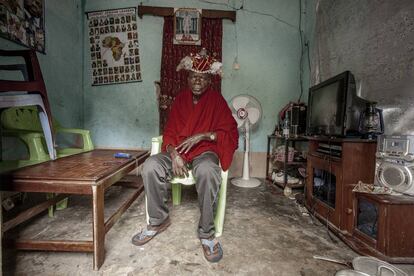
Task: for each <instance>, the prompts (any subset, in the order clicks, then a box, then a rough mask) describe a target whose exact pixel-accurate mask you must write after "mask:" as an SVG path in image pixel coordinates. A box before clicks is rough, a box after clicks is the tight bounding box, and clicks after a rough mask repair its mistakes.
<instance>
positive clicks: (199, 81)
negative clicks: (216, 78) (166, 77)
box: [188, 72, 210, 96]
mask: <svg viewBox="0 0 414 276" xmlns="http://www.w3.org/2000/svg"><path fill="white" fill-rule="evenodd" d="M188 85H189V86H190V88H191V91H192V92H193V95H195V96H201V95H202V94H203V93H204V91H206V89H207V87H208V86H209V85H210V75H209V74H202V73H196V72H190V75H189V76H188Z"/></svg>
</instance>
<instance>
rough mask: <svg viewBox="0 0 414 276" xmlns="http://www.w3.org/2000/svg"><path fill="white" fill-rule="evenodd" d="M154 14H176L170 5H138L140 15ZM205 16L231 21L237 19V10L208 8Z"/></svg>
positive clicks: (204, 12)
mask: <svg viewBox="0 0 414 276" xmlns="http://www.w3.org/2000/svg"><path fill="white" fill-rule="evenodd" d="M145 14H148V15H154V16H174V8H168V7H154V6H143V5H140V6H138V16H139V17H140V18H142V16H143V15H145ZM203 17H204V18H221V19H230V20H231V21H233V22H235V21H236V12H235V11H225V10H208V9H203Z"/></svg>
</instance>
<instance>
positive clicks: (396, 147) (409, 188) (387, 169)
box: [375, 135, 414, 196]
mask: <svg viewBox="0 0 414 276" xmlns="http://www.w3.org/2000/svg"><path fill="white" fill-rule="evenodd" d="M413 176H414V136H411V135H403V136H390V135H381V136H379V137H378V145H377V153H376V166H375V184H376V185H380V186H385V187H388V188H391V189H392V190H394V191H396V192H399V193H404V194H407V195H412V196H414V179H413Z"/></svg>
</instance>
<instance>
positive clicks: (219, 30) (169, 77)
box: [159, 16, 223, 133]
mask: <svg viewBox="0 0 414 276" xmlns="http://www.w3.org/2000/svg"><path fill="white" fill-rule="evenodd" d="M173 36H174V17H172V16H168V17H164V34H163V45H162V57H161V84H160V86H161V96H160V104H159V111H160V133H162V132H163V130H164V126H165V123H166V121H167V118H168V113H169V111H170V108H171V104H172V102H173V100H174V98H175V96H176V95H177V94H178V93H179V92H180V91H181V90H182V89H183V88H185V87H186V86H187V74H188V73H187V72H185V70H181V71H179V72H177V71H176V67H177V65H178V64H179V63H180V61H181V59H182V58H183V57H185V56H187V55H188V54H190V53H197V52H199V51H200V50H201V48H206V49H207V52H208V53H209V54H210V55H211V54H213V53H215V54H216V59H218V60H219V61H221V60H222V59H221V54H222V52H221V45H222V37H223V24H222V20H221V19H209V18H202V20H201V46H193V45H174V44H173ZM212 87H213V89H215V90H217V91H219V92H221V79H220V78H219V77H218V76H215V77H213V79H212Z"/></svg>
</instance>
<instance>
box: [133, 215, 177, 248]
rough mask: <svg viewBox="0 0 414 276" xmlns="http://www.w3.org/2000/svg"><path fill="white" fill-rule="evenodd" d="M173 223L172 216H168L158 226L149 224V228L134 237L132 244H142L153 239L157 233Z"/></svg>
mask: <svg viewBox="0 0 414 276" xmlns="http://www.w3.org/2000/svg"><path fill="white" fill-rule="evenodd" d="M170 225H171V221H170V218H167V219H166V221H164V222H163V223H162V224H160V225H157V226H151V225H147V228H146V229H144V230H142V231H141V232H139V233H138V234H136V235H135V236H133V237H132V241H131V242H132V244H134V245H136V246H141V245H144V244H146V243H147V242H149V241H150V240H152V239H153V238H154V237H155V236H156V235H158V234H159V233H162V232H163V231H164V230H165V229H167V228H168V226H170Z"/></svg>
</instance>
